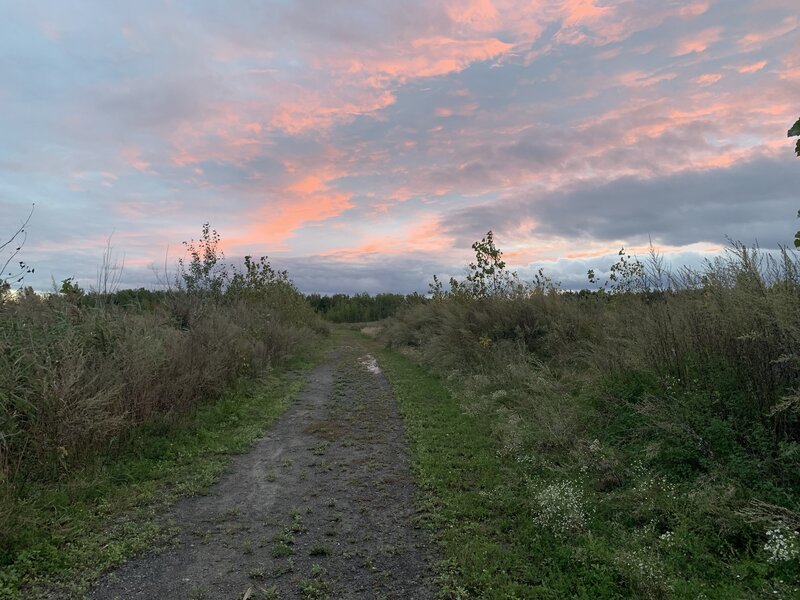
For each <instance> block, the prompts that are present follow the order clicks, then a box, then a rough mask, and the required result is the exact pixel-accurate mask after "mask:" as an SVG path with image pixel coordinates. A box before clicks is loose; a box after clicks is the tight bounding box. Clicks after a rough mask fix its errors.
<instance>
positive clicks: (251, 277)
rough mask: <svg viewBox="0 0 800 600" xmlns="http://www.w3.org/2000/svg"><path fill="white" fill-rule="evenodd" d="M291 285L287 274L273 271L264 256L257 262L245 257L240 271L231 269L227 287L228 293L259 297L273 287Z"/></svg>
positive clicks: (286, 272) (234, 268) (250, 257)
mask: <svg viewBox="0 0 800 600" xmlns="http://www.w3.org/2000/svg"><path fill="white" fill-rule="evenodd" d="M292 285H293V284H292V282H291V280H290V279H289V272H288V271H276V270H275V269H273V268H272V265H270V264H269V261H268V260H267V257H266V256H262V257H260V258H259V259H258V260H253V257H252V256H245V257H244V269H243V270H242V271H239V270H238V269H236V267H233V277H231V279H230V284H229V285H228V293H231V294H240V295H248V296H259V295H263V294H264V293H265V292H267V291H268V290H269V289H271V288H274V287H275V286H287V287H291V286H292Z"/></svg>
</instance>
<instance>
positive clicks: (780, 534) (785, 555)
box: [764, 527, 800, 563]
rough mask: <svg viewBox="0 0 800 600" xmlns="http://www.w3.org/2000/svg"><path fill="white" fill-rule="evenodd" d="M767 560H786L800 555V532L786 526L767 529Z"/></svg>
mask: <svg viewBox="0 0 800 600" xmlns="http://www.w3.org/2000/svg"><path fill="white" fill-rule="evenodd" d="M764 551H765V552H766V553H767V562H771V563H776V562H786V561H789V560H793V559H795V558H797V557H798V556H800V534H798V533H797V532H796V531H792V530H790V529H786V528H784V527H776V528H775V529H768V530H767V543H766V544H764Z"/></svg>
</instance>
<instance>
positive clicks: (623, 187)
mask: <svg viewBox="0 0 800 600" xmlns="http://www.w3.org/2000/svg"><path fill="white" fill-rule="evenodd" d="M798 189H800V170H799V169H798V168H797V165H796V164H794V163H792V162H791V160H790V159H786V160H768V159H759V160H754V161H751V162H747V163H741V164H736V165H734V166H732V167H729V168H726V169H711V170H708V171H687V172H683V173H676V174H672V175H668V176H661V177H653V178H650V179H643V178H636V177H622V178H619V179H616V180H614V181H610V182H607V183H602V184H597V183H586V184H582V185H580V186H575V187H572V188H571V189H567V190H564V191H559V192H551V193H536V192H531V193H530V194H523V195H519V196H515V197H511V198H505V199H503V200H502V201H499V202H495V203H493V204H490V205H485V206H480V207H473V208H466V209H463V210H457V211H453V212H451V213H450V214H449V215H447V216H446V217H445V218H444V219H443V223H444V225H445V227H446V229H447V231H448V232H449V233H451V234H453V235H455V236H456V237H457V238H458V239H460V240H462V241H463V242H466V241H467V240H471V239H476V236H480V235H481V234H482V233H483V232H485V231H486V229H489V228H494V229H495V230H497V231H503V230H510V229H513V227H514V226H515V225H516V224H518V223H519V222H520V221H522V220H533V221H534V222H535V223H536V229H535V233H536V234H537V235H542V236H551V237H561V238H571V239H575V240H579V239H586V238H590V239H595V240H607V241H611V240H629V241H637V242H641V241H643V240H646V239H647V236H648V235H649V236H652V238H653V240H654V241H658V242H660V243H665V244H670V245H675V246H681V245H687V244H693V243H696V242H714V243H719V242H724V241H725V239H726V236H727V237H731V238H734V239H737V240H741V241H744V242H748V243H749V242H753V241H755V240H758V241H759V242H760V243H761V244H763V245H765V246H773V245H775V244H777V243H785V242H787V241H788V240H789V239H790V238H791V237H792V236H793V231H794V230H796V228H795V229H793V228H794V227H795V224H794V223H793V222H792V221H791V219H792V217H793V216H794V215H795V214H796V210H797V205H798V204H800V198H798V192H797V190H798Z"/></svg>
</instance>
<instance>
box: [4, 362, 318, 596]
mask: <svg viewBox="0 0 800 600" xmlns="http://www.w3.org/2000/svg"><path fill="white" fill-rule="evenodd" d="M319 356H320V357H321V353H319ZM311 362H312V361H311V359H306V360H299V359H297V360H295V361H294V363H293V364H291V365H288V366H287V367H285V368H282V369H279V370H276V371H273V373H272V374H270V375H269V377H267V378H265V379H264V380H262V381H255V382H254V381H241V382H240V383H239V384H237V385H235V386H233V387H232V388H231V389H230V390H229V391H228V392H227V393H225V394H224V395H223V396H222V397H221V398H220V399H219V400H218V401H216V402H212V403H208V404H206V405H203V406H201V407H200V408H198V409H197V410H196V411H195V412H194V413H193V414H191V415H190V416H188V417H186V418H185V419H182V420H181V421H180V423H179V424H168V423H151V424H149V425H147V426H143V427H142V428H141V429H140V430H139V431H138V432H137V433H136V434H135V435H134V436H133V439H132V441H131V442H130V443H128V444H126V445H125V446H124V447H123V449H121V450H120V452H119V453H118V454H117V455H116V456H115V457H113V458H108V457H106V458H105V459H102V458H99V459H98V460H97V461H96V462H95V463H94V464H92V465H90V466H87V467H85V468H83V469H82V470H80V471H78V472H74V473H72V474H70V476H69V477H68V479H67V480H65V481H61V482H58V483H52V484H46V485H44V484H35V485H34V484H29V485H28V486H27V489H25V490H24V493H23V494H17V495H15V496H13V497H11V494H10V493H8V492H7V491H6V492H5V495H6V497H5V498H3V497H0V508H2V509H3V510H13V511H18V512H17V514H19V515H22V518H21V519H20V520H21V523H22V526H21V529H20V534H19V535H20V536H21V539H22V543H21V544H19V545H20V546H22V547H24V550H22V551H20V552H18V553H16V554H15V555H14V556H7V557H3V562H2V563H0V598H2V599H17V598H26V599H29V598H37V597H81V595H82V594H83V592H84V591H85V590H86V589H87V588H88V586H89V584H90V583H91V582H92V581H93V580H94V579H96V578H97V576H99V575H100V573H102V572H103V571H105V570H106V569H108V568H110V567H112V566H114V565H118V564H120V563H122V562H124V561H125V560H126V559H127V558H129V557H131V556H133V555H135V554H136V553H138V552H141V551H142V550H144V549H147V548H150V547H153V546H158V545H162V544H166V543H169V541H170V537H171V532H169V531H165V530H164V528H163V526H162V525H161V524H160V520H159V515H160V514H162V513H163V511H164V509H165V508H166V507H167V506H169V505H170V504H172V503H173V502H175V501H176V500H177V499H178V498H180V497H183V496H190V495H195V494H201V493H203V492H204V490H206V489H207V488H208V486H209V485H211V484H212V483H214V481H216V480H217V479H218V477H219V476H220V475H221V474H222V472H223V470H224V469H225V467H226V465H227V464H228V462H229V461H230V458H231V455H232V454H236V453H241V452H245V451H247V450H248V449H249V448H250V447H251V446H252V445H253V443H254V442H255V441H256V440H257V439H258V438H260V437H261V436H262V435H263V434H264V433H265V431H266V430H267V429H268V428H269V427H270V425H272V423H274V422H275V420H276V419H277V418H278V417H279V416H280V415H281V413H282V412H283V411H284V409H285V408H286V407H287V406H288V405H289V403H290V402H291V401H292V399H293V398H294V397H295V396H296V394H297V393H298V391H299V389H300V388H301V386H302V384H303V381H304V377H302V376H301V373H304V372H305V371H306V370H307V369H308V368H310V366H311ZM2 491H3V490H2V489H0V492H2Z"/></svg>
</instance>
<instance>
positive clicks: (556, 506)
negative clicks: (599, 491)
mask: <svg viewBox="0 0 800 600" xmlns="http://www.w3.org/2000/svg"><path fill="white" fill-rule="evenodd" d="M536 501H537V504H538V505H539V506H538V508H539V512H538V514H537V515H536V516H535V517H534V521H535V522H536V523H537V524H538V525H540V526H542V527H544V528H546V529H549V530H550V531H552V532H553V533H554V534H556V535H565V534H567V533H570V532H574V531H580V530H581V529H584V528H585V527H586V521H587V516H586V507H585V502H584V499H583V494H582V493H581V490H580V489H578V487H576V486H575V485H574V484H573V483H572V482H570V481H561V482H558V483H553V484H550V485H548V486H546V487H544V488H543V489H541V490H540V491H539V492H538V493H537V494H536Z"/></svg>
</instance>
